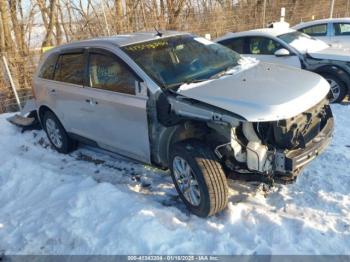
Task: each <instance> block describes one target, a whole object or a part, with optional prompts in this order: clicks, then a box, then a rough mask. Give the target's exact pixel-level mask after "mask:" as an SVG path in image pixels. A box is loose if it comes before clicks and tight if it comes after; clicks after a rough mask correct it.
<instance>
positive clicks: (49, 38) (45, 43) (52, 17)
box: [42, 0, 57, 47]
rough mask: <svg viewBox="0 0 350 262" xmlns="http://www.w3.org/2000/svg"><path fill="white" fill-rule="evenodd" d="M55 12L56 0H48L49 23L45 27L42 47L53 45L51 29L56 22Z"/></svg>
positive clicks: (52, 29)
mask: <svg viewBox="0 0 350 262" xmlns="http://www.w3.org/2000/svg"><path fill="white" fill-rule="evenodd" d="M56 14H57V0H51V2H50V15H49V24H48V27H47V28H46V36H45V40H44V41H43V43H42V47H45V46H49V45H53V41H52V39H53V31H54V27H55V24H56Z"/></svg>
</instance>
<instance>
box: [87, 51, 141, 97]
mask: <svg viewBox="0 0 350 262" xmlns="http://www.w3.org/2000/svg"><path fill="white" fill-rule="evenodd" d="M136 80H137V78H136V77H135V76H134V74H133V73H132V72H131V71H130V70H129V68H128V67H127V66H126V65H125V64H124V63H123V62H121V61H120V60H119V59H117V58H116V57H115V56H113V55H107V54H101V53H90V55H89V86H90V87H92V88H97V89H103V90H108V91H113V92H118V93H123V94H129V95H135V81H136Z"/></svg>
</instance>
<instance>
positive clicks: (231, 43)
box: [219, 38, 245, 54]
mask: <svg viewBox="0 0 350 262" xmlns="http://www.w3.org/2000/svg"><path fill="white" fill-rule="evenodd" d="M244 40H245V38H234V39H232V38H231V39H226V40H223V41H220V42H219V44H222V45H224V46H226V47H228V48H230V49H232V50H233V51H236V52H237V53H239V54H244Z"/></svg>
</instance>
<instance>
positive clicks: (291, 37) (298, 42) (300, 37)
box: [278, 31, 329, 53]
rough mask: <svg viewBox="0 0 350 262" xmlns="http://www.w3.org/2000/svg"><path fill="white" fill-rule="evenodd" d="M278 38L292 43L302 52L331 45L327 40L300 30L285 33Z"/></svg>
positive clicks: (314, 50)
mask: <svg viewBox="0 0 350 262" xmlns="http://www.w3.org/2000/svg"><path fill="white" fill-rule="evenodd" d="M278 38H279V39H281V40H283V41H284V42H286V43H288V44H290V45H291V46H292V47H294V48H295V49H297V50H298V51H299V52H301V53H306V52H317V51H320V50H323V49H326V48H327V47H329V46H328V45H327V44H326V43H325V42H323V41H321V40H318V39H315V38H313V37H311V36H309V35H307V34H304V33H301V32H299V31H295V32H291V33H288V34H283V35H280V36H278Z"/></svg>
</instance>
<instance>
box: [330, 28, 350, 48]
mask: <svg viewBox="0 0 350 262" xmlns="http://www.w3.org/2000/svg"><path fill="white" fill-rule="evenodd" d="M332 25H333V34H332V36H331V42H332V43H334V44H342V45H344V46H346V47H350V23H333V24H332Z"/></svg>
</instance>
